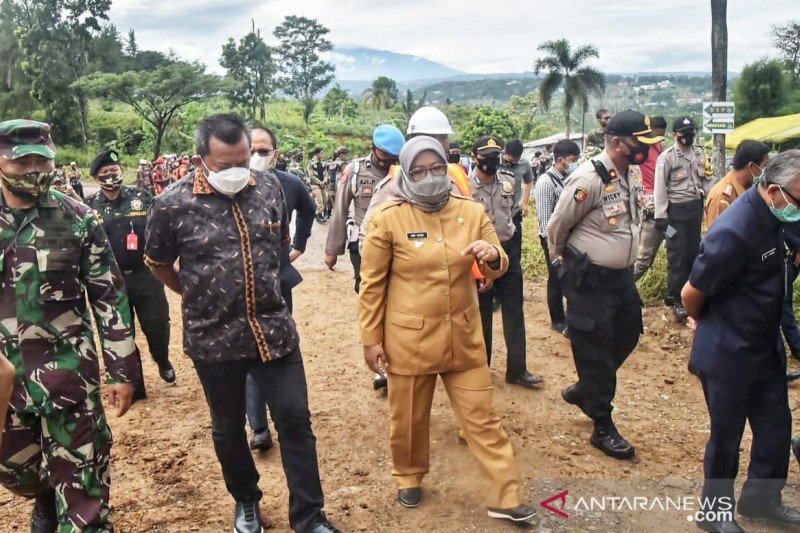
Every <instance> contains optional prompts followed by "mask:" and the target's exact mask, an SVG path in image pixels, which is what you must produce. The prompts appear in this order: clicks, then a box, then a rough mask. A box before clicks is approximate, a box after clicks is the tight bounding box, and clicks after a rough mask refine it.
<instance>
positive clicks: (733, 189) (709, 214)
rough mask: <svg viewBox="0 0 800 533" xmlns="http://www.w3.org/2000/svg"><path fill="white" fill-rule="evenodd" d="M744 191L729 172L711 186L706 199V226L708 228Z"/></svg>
mask: <svg viewBox="0 0 800 533" xmlns="http://www.w3.org/2000/svg"><path fill="white" fill-rule="evenodd" d="M744 191H745V189H744V187H742V186H741V185H739V184H738V183H737V182H736V180H734V179H733V178H732V176H731V173H730V172H729V173H728V174H726V175H725V177H724V178H722V179H721V180H719V182H717V184H716V185H714V186H713V187H711V192H709V193H708V199H707V200H706V224H707V227H709V228H710V227H711V224H713V223H714V221H715V220H716V219H717V217H718V216H720V215H721V214H722V212H723V211H725V210H726V209H727V208H728V207H729V206H730V205H731V202H733V201H734V200H736V199H737V198H738V197H739V196H741V195H743V194H744Z"/></svg>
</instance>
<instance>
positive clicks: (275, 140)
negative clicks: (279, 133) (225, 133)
mask: <svg viewBox="0 0 800 533" xmlns="http://www.w3.org/2000/svg"><path fill="white" fill-rule="evenodd" d="M256 130H261V131H263V132H266V134H267V135H269V139H270V140H271V141H272V149H273V150H277V149H278V138H277V137H275V132H274V131H272V130H271V129H269V128H267V127H266V126H253V129H252V130H251V131H256Z"/></svg>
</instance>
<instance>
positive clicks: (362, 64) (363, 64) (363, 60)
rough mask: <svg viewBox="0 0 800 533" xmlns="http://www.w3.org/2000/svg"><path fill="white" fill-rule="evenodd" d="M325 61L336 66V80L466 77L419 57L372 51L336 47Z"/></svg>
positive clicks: (402, 80) (409, 79)
mask: <svg viewBox="0 0 800 533" xmlns="http://www.w3.org/2000/svg"><path fill="white" fill-rule="evenodd" d="M326 59H327V60H328V61H330V62H331V63H333V64H334V65H335V66H336V78H337V80H339V81H372V80H374V79H375V78H377V77H378V76H387V77H389V78H392V79H393V80H395V81H396V82H406V81H411V80H441V79H445V78H451V77H453V76H459V75H466V73H465V72H462V71H460V70H455V69H452V68H449V67H446V66H444V65H441V64H439V63H436V62H434V61H430V60H428V59H424V58H422V57H417V56H412V55H408V54H397V53H395V52H389V51H386V50H375V49H372V48H335V49H334V50H333V52H331V53H329V54H328V57H327V58H326Z"/></svg>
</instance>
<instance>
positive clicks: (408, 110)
mask: <svg viewBox="0 0 800 533" xmlns="http://www.w3.org/2000/svg"><path fill="white" fill-rule="evenodd" d="M427 97H428V92H427V91H425V92H423V93H422V96H420V98H419V100H414V95H413V94H412V93H411V89H406V101H405V102H403V103H402V107H403V114H405V116H406V119H410V118H411V115H413V114H414V113H415V112H416V111H417V109H419V108H420V107H422V106H424V105H425V99H426V98H427Z"/></svg>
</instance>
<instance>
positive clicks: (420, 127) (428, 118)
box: [406, 105, 453, 135]
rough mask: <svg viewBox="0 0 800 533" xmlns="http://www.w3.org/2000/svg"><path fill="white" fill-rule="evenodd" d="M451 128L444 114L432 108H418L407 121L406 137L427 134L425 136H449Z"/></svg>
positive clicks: (451, 131) (430, 106) (428, 106)
mask: <svg viewBox="0 0 800 533" xmlns="http://www.w3.org/2000/svg"><path fill="white" fill-rule="evenodd" d="M452 133H453V128H451V127H450V121H449V120H447V117H446V116H445V114H444V113H442V112H441V111H439V110H438V109H436V108H435V107H433V106H432V105H426V106H425V107H420V108H419V109H417V110H416V112H415V113H414V114H413V115H411V119H410V120H409V121H408V129H407V130H406V135H411V134H427V135H451V134H452Z"/></svg>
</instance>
